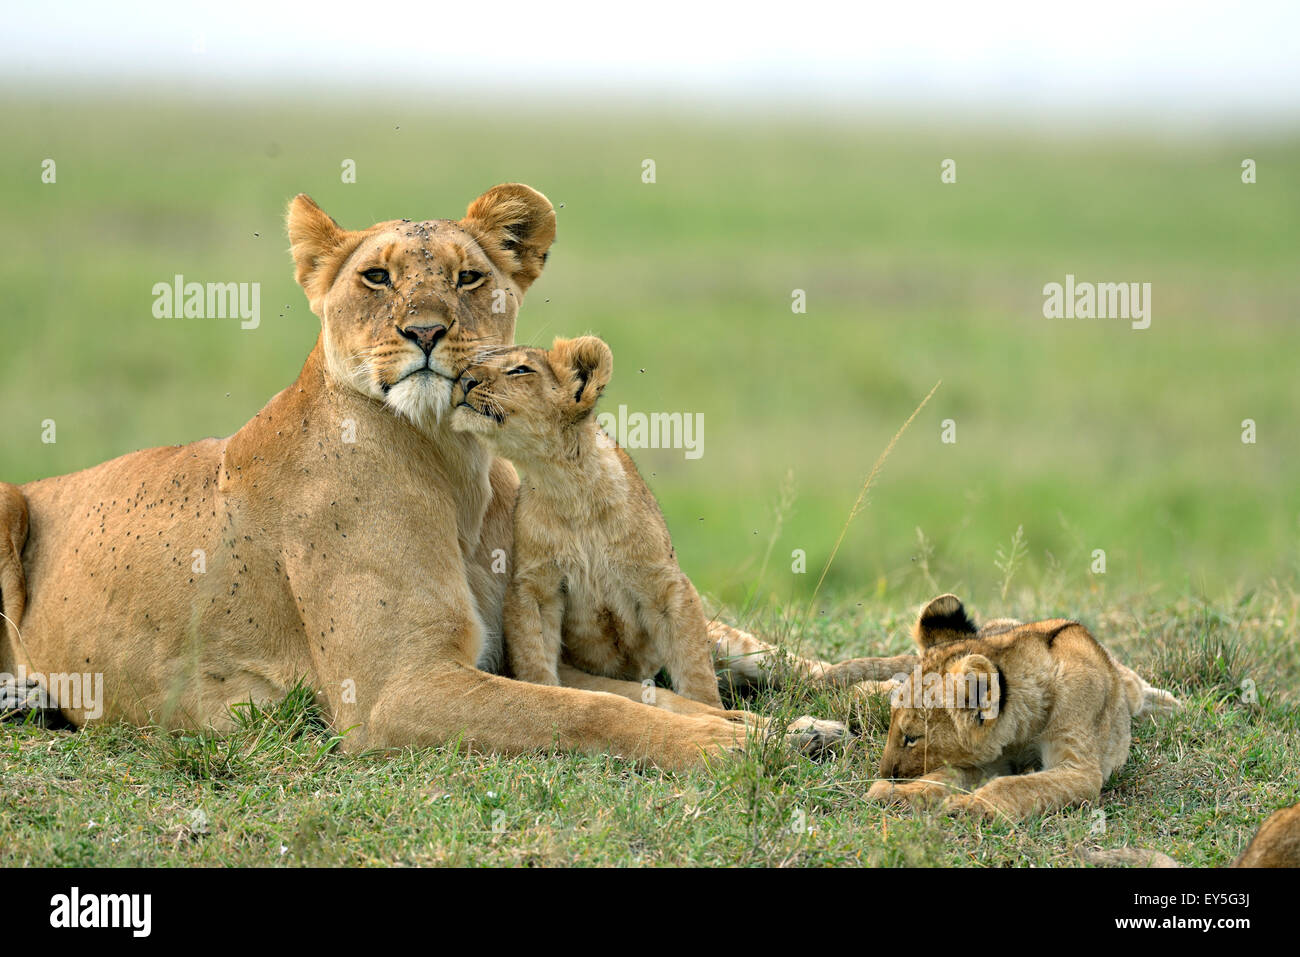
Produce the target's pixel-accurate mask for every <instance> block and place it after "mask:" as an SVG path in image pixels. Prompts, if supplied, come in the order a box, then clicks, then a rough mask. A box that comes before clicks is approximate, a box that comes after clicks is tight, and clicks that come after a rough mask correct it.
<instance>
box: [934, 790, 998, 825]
mask: <svg viewBox="0 0 1300 957" xmlns="http://www.w3.org/2000/svg"><path fill="white" fill-rule="evenodd" d="M943 809H944V811H945V813H948V814H952V815H954V816H956V815H958V814H961V815H965V816H967V817H974V818H979V819H981V820H985V821H993V820H997V819H998V818H1000V817H1003V816H1005V812H1004V811H1003V810H1002V809H1000V808H998V807H997V806H996V805H994V804H993V803H992V802H990V801H989V800H988V799H987V798H982V797H976V796H975V795H974V794H953V795H950V796H949V797H948V799H947V800H946V801H944V802H943Z"/></svg>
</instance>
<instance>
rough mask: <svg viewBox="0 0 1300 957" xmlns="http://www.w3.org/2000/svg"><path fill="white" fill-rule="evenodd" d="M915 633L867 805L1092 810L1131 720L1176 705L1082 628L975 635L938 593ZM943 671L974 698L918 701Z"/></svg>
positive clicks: (1008, 628)
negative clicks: (915, 650) (1088, 806)
mask: <svg viewBox="0 0 1300 957" xmlns="http://www.w3.org/2000/svg"><path fill="white" fill-rule="evenodd" d="M915 635H916V640H917V644H918V646H919V647H920V650H921V660H920V664H919V665H918V667H917V669H916V671H914V672H913V674H912V675H910V676H909V677H908V678H907V680H906V681H904V682H902V684H901V686H900V687H899V688H898V689H896V691H895V700H894V704H893V709H892V714H891V719H890V725H889V737H888V739H887V741H886V744H885V751H884V755H883V756H882V758H881V762H880V777H881V779H882V780H880V781H877V782H876V783H875V784H873V785H872V787H871V789H870V790H869V792H868V795H867V796H868V798H869V799H871V800H879V801H889V802H921V803H927V802H934V803H943V804H944V805H945V806H946V807H947V808H949V809H953V810H957V811H966V812H970V813H975V814H980V815H985V816H1005V817H1009V818H1012V819H1016V820H1019V819H1022V818H1026V817H1029V816H1032V815H1035V814H1044V813H1047V812H1050V811H1053V810H1056V809H1059V808H1064V807H1068V806H1070V805H1075V804H1080V803H1083V802H1094V803H1095V802H1096V801H1097V800H1098V799H1099V798H1100V796H1101V788H1102V785H1103V784H1104V783H1105V782H1106V781H1107V779H1109V777H1110V776H1111V774H1112V773H1114V771H1115V770H1116V769H1117V768H1119V767H1120V766H1121V765H1123V764H1124V762H1125V761H1126V760H1127V759H1128V752H1129V743H1130V726H1131V722H1132V719H1133V718H1134V717H1136V716H1138V715H1141V714H1146V713H1149V712H1152V711H1161V710H1169V709H1171V708H1173V707H1175V706H1177V704H1178V702H1177V700H1176V699H1175V698H1174V697H1173V696H1172V695H1170V694H1169V693H1168V692H1165V691H1161V690H1160V689H1157V688H1152V687H1151V686H1150V685H1149V684H1147V683H1146V682H1145V681H1143V680H1142V679H1141V678H1140V677H1139V676H1138V675H1137V674H1136V673H1135V672H1133V671H1132V669H1130V668H1127V667H1125V666H1124V665H1122V664H1120V663H1119V662H1118V661H1116V660H1115V658H1114V656H1113V655H1111V654H1110V652H1108V651H1107V650H1106V649H1105V648H1103V647H1102V646H1101V645H1100V644H1098V642H1097V641H1096V640H1095V639H1094V638H1093V637H1092V635H1090V634H1089V633H1088V631H1087V629H1085V628H1084V627H1083V626H1082V625H1080V624H1079V623H1078V622H1073V621H1067V620H1065V619H1051V620H1048V621H1038V622H1031V623H1029V624H1021V623H1019V622H1016V621H1010V620H1000V621H998V622H996V623H994V624H993V625H992V626H990V627H987V628H986V629H985V630H983V631H979V630H977V629H976V627H975V625H974V624H973V623H972V622H971V620H970V618H969V617H968V616H967V614H966V611H965V609H964V608H963V607H962V604H961V602H960V601H959V600H958V599H957V598H956V597H955V596H953V595H942V596H940V597H939V598H936V599H934V600H933V601H931V602H930V603H929V604H927V605H926V606H925V608H923V609H922V611H921V614H920V617H919V619H918V621H917V625H916V631H915ZM945 676H948V678H949V679H950V682H951V684H950V687H953V688H956V687H961V688H974V689H979V690H980V693H979V694H978V695H973V696H971V697H969V698H967V699H966V700H965V701H955V700H945V701H937V702H931V701H926V700H924V698H923V697H922V698H921V699H919V700H918V699H917V698H916V697H914V696H915V695H917V694H920V692H919V691H918V689H921V688H923V687H924V686H926V685H931V686H936V687H937V682H938V680H939V679H942V678H944V677H945ZM899 779H903V780H902V781H901V783H899Z"/></svg>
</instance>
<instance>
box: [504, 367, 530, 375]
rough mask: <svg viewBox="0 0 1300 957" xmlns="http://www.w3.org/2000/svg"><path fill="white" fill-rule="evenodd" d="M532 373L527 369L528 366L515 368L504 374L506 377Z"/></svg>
mask: <svg viewBox="0 0 1300 957" xmlns="http://www.w3.org/2000/svg"><path fill="white" fill-rule="evenodd" d="M532 371H533V370H532V369H530V368H528V366H515V367H514V368H513V369H511V370H509V371H508V372H506V375H524V374H525V373H528V372H532Z"/></svg>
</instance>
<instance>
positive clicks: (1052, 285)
mask: <svg viewBox="0 0 1300 957" xmlns="http://www.w3.org/2000/svg"><path fill="white" fill-rule="evenodd" d="M1043 317H1044V318H1045V319H1128V320H1131V324H1132V327H1133V328H1134V329H1146V328H1148V327H1149V326H1150V325H1151V283H1149V282H1143V283H1137V282H1100V283H1092V282H1075V279H1074V274H1073V273H1067V274H1066V276H1065V283H1064V284H1061V283H1059V282H1049V283H1048V284H1047V285H1045V286H1044V287H1043Z"/></svg>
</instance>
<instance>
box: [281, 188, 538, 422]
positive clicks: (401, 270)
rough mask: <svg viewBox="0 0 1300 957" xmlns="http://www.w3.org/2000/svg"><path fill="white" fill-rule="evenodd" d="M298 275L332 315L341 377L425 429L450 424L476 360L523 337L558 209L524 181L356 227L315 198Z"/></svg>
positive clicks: (330, 331) (307, 205)
mask: <svg viewBox="0 0 1300 957" xmlns="http://www.w3.org/2000/svg"><path fill="white" fill-rule="evenodd" d="M288 228H289V241H290V243H291V244H292V251H293V260H294V265H295V267H296V270H295V276H296V278H297V280H298V283H299V285H301V286H302V288H303V291H304V292H306V294H307V299H308V301H309V302H310V303H311V309H312V312H314V313H316V315H318V316H320V318H321V327H322V345H323V348H324V353H325V361H326V366H327V369H328V374H329V376H330V377H331V378H332V379H334V380H335V381H336V382H338V383H341V384H343V385H344V386H346V387H349V388H353V389H355V390H357V391H358V392H361V393H363V394H365V395H369V396H372V397H374V398H376V399H378V400H380V401H381V402H384V403H386V404H387V405H388V406H389V407H391V408H392V409H393V410H395V411H396V412H398V413H400V414H402V415H404V416H406V417H407V418H409V419H410V420H411V421H412V422H414V423H416V424H417V425H420V426H425V427H427V426H430V425H432V424H434V423H436V422H438V421H440V420H441V419H442V417H443V415H444V414H445V412H446V411H447V409H448V408H449V407H450V399H451V386H452V382H453V381H455V379H456V377H457V376H458V375H459V374H460V372H461V370H462V369H463V368H464V367H465V366H466V365H467V364H468V363H469V361H470V359H471V357H473V356H474V355H476V354H477V353H479V352H480V351H481V350H483V349H484V348H486V347H493V346H501V345H506V344H508V343H510V342H512V341H513V339H514V333H515V316H516V315H517V314H518V311H519V303H520V301H521V299H522V298H523V295H524V292H525V291H526V290H527V289H528V287H529V286H530V285H532V283H533V280H535V279H536V278H537V277H538V276H539V275H540V274H541V272H542V266H543V265H544V264H545V262H546V255H547V251H548V250H549V249H550V246H551V243H552V241H553V240H554V239H555V210H554V209H553V208H552V206H551V204H550V202H549V201H548V200H547V199H546V197H545V196H543V195H542V194H541V193H539V192H537V191H536V190H534V189H530V188H529V187H527V186H523V185H521V184H518V183H509V184H506V185H503V186H494V187H493V188H492V189H490V190H488V191H487V192H486V193H484V194H483V195H482V196H480V197H479V198H478V199H476V200H474V202H472V203H471V204H470V206H469V210H468V211H467V212H466V214H465V218H464V219H461V220H459V221H456V220H447V219H434V220H426V221H424V222H418V223H417V222H410V221H408V220H393V221H390V222H384V223H378V224H376V225H374V226H371V227H370V228H368V229H362V230H357V231H353V230H347V229H343V228H342V227H341V226H339V224H338V223H336V222H335V221H334V220H333V219H332V218H330V216H328V215H327V214H326V213H325V211H324V210H322V209H321V208H320V207H319V206H317V205H316V204H315V203H314V202H312V200H311V199H310V198H309V197H307V196H306V195H299V196H297V197H295V198H294V199H293V201H292V202H291V203H290V204H289V215H288Z"/></svg>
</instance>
